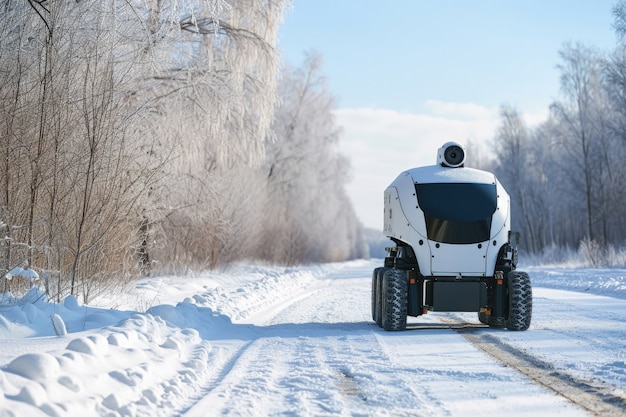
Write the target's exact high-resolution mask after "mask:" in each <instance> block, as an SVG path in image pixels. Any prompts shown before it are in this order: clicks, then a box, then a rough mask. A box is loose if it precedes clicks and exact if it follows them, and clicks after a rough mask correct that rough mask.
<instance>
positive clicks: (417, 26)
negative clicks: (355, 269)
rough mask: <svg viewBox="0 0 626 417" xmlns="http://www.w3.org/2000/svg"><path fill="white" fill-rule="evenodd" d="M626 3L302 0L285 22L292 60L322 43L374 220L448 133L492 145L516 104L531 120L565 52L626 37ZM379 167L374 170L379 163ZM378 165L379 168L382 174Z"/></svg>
mask: <svg viewBox="0 0 626 417" xmlns="http://www.w3.org/2000/svg"><path fill="white" fill-rule="evenodd" d="M616 2H617V0H544V1H539V0H526V1H521V0H516V1H507V0H499V1H496V0H473V1H470V0H465V1H462V0H428V1H426V0H415V1H411V0H396V1H388V2H382V1H380V0H378V1H374V0H293V8H291V9H289V10H288V11H287V13H286V16H285V21H284V22H283V24H282V27H281V29H280V31H279V48H280V50H281V52H282V54H283V59H284V61H285V63H286V64H288V65H293V66H298V65H300V64H301V63H302V61H303V59H304V55H305V52H307V51H313V50H314V51H317V52H319V53H320V54H321V55H322V57H323V60H324V68H323V72H324V74H325V75H326V77H327V79H328V86H329V90H330V92H331V93H332V94H333V96H335V98H336V103H337V121H338V124H339V125H340V126H342V127H343V130H344V132H343V137H342V143H341V147H340V150H341V152H343V153H345V154H347V155H348V156H349V157H350V159H351V163H352V174H353V175H352V181H351V182H350V184H349V185H348V194H349V195H350V197H351V199H352V201H353V203H354V205H355V210H356V212H357V214H358V215H359V217H360V218H361V221H362V222H363V223H364V225H365V226H367V227H373V228H378V229H382V195H383V192H384V189H385V187H386V186H387V185H388V184H389V183H390V182H391V181H392V180H393V179H394V178H395V177H396V176H397V175H398V174H399V173H400V172H402V171H403V170H405V169H409V168H412V167H414V166H419V165H424V164H432V163H434V161H435V155H436V149H437V148H438V147H439V146H440V145H441V144H443V143H444V142H447V141H449V140H455V141H458V142H460V143H462V144H464V145H466V144H468V143H471V144H473V145H475V146H478V145H480V146H484V149H481V152H484V153H485V157H487V156H488V148H489V141H490V140H491V138H492V137H493V133H494V132H495V129H496V128H497V124H498V117H497V112H498V107H499V106H500V105H501V104H504V103H507V104H510V105H513V106H515V107H516V108H517V109H518V110H519V111H520V112H522V113H523V114H524V115H525V117H526V121H527V123H528V124H529V125H533V124H536V123H538V122H540V121H541V120H544V119H545V117H546V115H547V109H548V106H549V105H550V103H551V102H552V101H554V100H555V99H558V97H559V73H558V70H557V68H556V66H557V64H558V63H559V56H558V53H559V50H560V49H561V48H562V46H563V45H564V44H565V43H566V42H580V43H583V44H585V45H587V46H594V47H597V48H599V49H600V50H602V51H610V50H611V49H612V48H613V47H614V46H615V44H616V37H615V34H614V31H613V29H612V15H611V8H612V6H613V5H614V4H616ZM374 169H375V170H374ZM374 171H375V172H374Z"/></svg>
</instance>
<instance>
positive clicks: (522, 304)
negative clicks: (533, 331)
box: [505, 271, 533, 330]
mask: <svg viewBox="0 0 626 417" xmlns="http://www.w3.org/2000/svg"><path fill="white" fill-rule="evenodd" d="M507 281H508V291H509V314H508V317H507V318H506V320H505V325H506V328H507V329H509V330H526V329H528V327H530V321H531V319H532V313H533V291H532V287H531V285H530V277H529V276H528V274H527V273H526V272H520V271H511V272H509V273H508V274H507Z"/></svg>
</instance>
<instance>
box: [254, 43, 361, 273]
mask: <svg viewBox="0 0 626 417" xmlns="http://www.w3.org/2000/svg"><path fill="white" fill-rule="evenodd" d="M279 94H280V97H281V105H280V107H279V108H278V110H277V112H276V117H275V120H274V125H273V126H274V135H275V140H274V141H270V142H269V143H268V144H267V156H266V161H265V169H266V174H265V175H266V177H267V182H268V187H269V196H270V198H269V203H270V207H269V210H268V211H267V213H268V216H267V218H266V221H265V222H266V223H265V224H266V227H267V228H268V229H270V230H271V231H272V232H271V233H270V234H269V235H268V236H270V238H269V239H268V241H267V243H266V245H264V247H265V248H266V250H267V251H269V253H268V254H267V256H269V257H271V258H273V259H277V260H280V261H284V262H290V263H296V262H301V261H306V262H310V261H336V260H343V259H348V258H354V257H361V256H367V254H366V249H365V248H363V246H362V245H363V236H362V234H363V231H362V226H361V224H360V223H359V222H358V220H357V218H356V215H355V213H354V210H353V208H352V206H351V203H350V201H349V199H348V198H347V195H346V192H345V184H346V182H347V181H348V179H349V163H348V161H347V160H346V159H345V157H343V156H342V155H340V154H339V153H338V150H337V144H338V141H339V140H340V133H341V131H340V129H339V127H338V126H337V124H336V121H335V116H334V112H333V111H334V99H333V97H332V95H331V94H330V92H329V91H328V87H327V85H326V80H325V78H324V76H323V74H322V60H321V57H320V56H319V55H317V54H310V55H308V56H307V58H306V60H305V62H304V64H303V66H302V67H301V68H287V69H286V70H285V71H284V72H283V76H282V78H281V82H280V85H279Z"/></svg>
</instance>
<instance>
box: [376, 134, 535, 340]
mask: <svg viewBox="0 0 626 417" xmlns="http://www.w3.org/2000/svg"><path fill="white" fill-rule="evenodd" d="M464 165H465V149H464V148H463V147H462V146H461V145H459V144H458V143H455V142H448V143H446V144H444V145H443V146H442V147H441V148H440V149H439V150H438V153H437V164H436V165H432V166H424V167H419V168H414V169H410V170H408V171H404V172H403V173H401V174H400V175H399V176H398V178H396V179H395V181H393V182H392V183H391V185H389V187H387V189H386V190H385V210H384V233H385V235H386V236H387V237H389V238H390V239H391V240H392V241H393V242H394V243H395V244H396V246H395V247H390V248H387V252H388V254H387V257H386V258H385V264H384V266H383V267H379V268H376V269H375V270H374V272H373V274H372V319H373V320H374V321H375V322H376V323H377V324H378V325H379V326H381V327H382V328H383V329H385V330H404V329H406V323H407V316H413V317H417V316H420V315H422V314H425V313H427V312H428V311H454V312H477V313H478V319H479V320H480V322H481V323H484V324H487V325H489V326H491V327H502V328H504V327H505V328H507V329H509V330H526V329H528V327H529V326H530V321H531V316H532V288H531V284H530V278H529V276H528V274H527V273H525V272H520V271H517V270H516V264H517V248H516V247H515V245H514V244H513V242H511V237H512V236H516V234H515V233H511V231H510V225H511V213H510V202H509V195H508V193H507V192H506V190H505V189H504V188H503V187H502V184H500V182H499V181H498V179H497V178H496V177H495V175H494V174H492V173H489V172H486V171H481V170H477V169H472V168H466V167H465V166H464ZM517 236H519V235H517Z"/></svg>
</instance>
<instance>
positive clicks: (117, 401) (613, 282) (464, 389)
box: [0, 261, 626, 417]
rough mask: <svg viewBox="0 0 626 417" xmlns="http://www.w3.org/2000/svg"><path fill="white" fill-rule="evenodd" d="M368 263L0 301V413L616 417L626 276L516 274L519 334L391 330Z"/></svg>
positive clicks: (436, 326)
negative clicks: (90, 295) (122, 294)
mask: <svg viewBox="0 0 626 417" xmlns="http://www.w3.org/2000/svg"><path fill="white" fill-rule="evenodd" d="M379 263H380V261H355V262H348V263H341V264H333V265H323V266H315V267H303V268H291V269H285V268H266V267H249V266H241V267H238V268H236V269H235V270H233V271H231V272H229V273H221V274H207V275H202V276H199V277H195V278H180V277H169V278H158V279H157V278H154V279H149V280H144V281H142V282H141V283H140V284H139V285H138V286H137V287H136V288H135V289H134V291H133V292H132V293H131V294H129V295H128V296H127V297H126V298H125V299H124V298H117V299H115V300H111V301H108V300H104V299H101V300H100V305H101V306H102V307H101V308H92V307H85V306H80V305H78V304H77V303H76V302H75V300H72V299H69V300H66V302H65V303H64V304H61V305H53V304H49V303H47V302H45V301H42V300H41V299H34V297H33V299H31V300H30V301H31V302H25V301H27V300H20V302H19V303H18V304H17V305H12V306H7V305H5V306H3V307H0V337H4V339H0V365H1V366H2V367H1V368H0V391H1V392H2V395H0V416H13V415H14V416H22V415H29V416H38V415H41V416H44V415H52V416H76V415H81V416H95V415H107V416H175V415H182V416H188V417H192V416H219V415H234V416H259V415H292V416H325V415H328V416H335V415H344V416H374V415H376V416H381V415H382V416H384V415H389V416H403V415H405V416H421V415H428V416H467V415H474V416H482V415H494V414H499V415H507V416H529V415H533V416H537V415H551V416H552V415H564V416H577V415H594V414H596V415H626V406H625V405H624V402H623V400H622V399H623V398H626V389H625V388H624V387H625V386H626V385H625V384H626V363H625V356H626V353H625V352H624V340H626V300H624V288H626V274H625V271H624V270H616V269H611V270H580V269H575V270H567V269H560V270H557V269H539V268H530V269H527V270H528V272H529V273H530V274H531V279H532V281H533V287H534V288H533V290H534V312H533V323H532V325H531V328H530V329H529V330H528V331H526V332H510V331H506V330H496V329H489V328H481V327H479V326H477V324H478V320H477V319H476V315H475V314H452V313H429V314H427V315H425V316H422V317H420V318H416V319H413V318H410V320H409V323H410V324H409V327H411V328H413V330H409V331H405V332H394V333H390V332H384V331H383V330H381V329H380V328H378V327H377V326H376V325H375V324H374V323H373V322H372V321H371V318H370V280H371V271H372V269H373V268H374V267H376V266H378V264H379ZM568 277H569V279H568ZM594 294H596V295H594ZM31 296H32V294H31ZM138 305H146V306H147V305H153V307H152V308H150V309H149V310H148V311H147V313H138V312H136V311H135V310H139V308H138ZM104 307H115V308H104ZM55 313H56V314H58V315H59V316H60V317H62V318H63V320H64V323H65V325H66V327H67V331H68V335H67V336H62V337H56V336H53V335H54V329H53V328H52V324H51V316H52V315H53V314H55ZM467 323H471V324H472V325H467ZM481 345H486V346H490V347H493V348H494V349H495V350H496V351H504V352H505V353H507V352H508V354H509V355H512V358H513V359H511V358H510V357H506V356H503V357H501V358H500V360H501V361H502V360H503V361H505V362H506V361H511V363H509V364H508V365H505V364H503V363H502V362H500V361H499V360H497V359H495V358H494V357H493V356H492V353H490V354H488V353H485V351H484V350H483V348H481ZM483 347H484V346H483ZM496 354H497V352H496ZM516 357H520V358H522V359H524V360H525V362H524V361H522V362H521V365H520V363H517V364H514V363H512V362H513V361H514V359H515V358H516ZM515 366H517V367H518V368H519V370H518V369H516V368H515ZM535 368H537V371H538V372H539V374H538V375H539V376H537V375H535V374H533V372H529V370H530V371H532V370H533V369H535ZM541 372H543V373H541ZM548 374H550V375H556V376H557V378H556V379H557V382H558V381H561V386H560V387H559V386H556V385H558V384H557V382H553V381H551V380H549V379H547V376H546V375H548ZM533 375H534V376H533ZM544 377H545V378H546V380H545V381H542V380H543V379H544ZM533 378H535V379H533ZM537 380H539V381H540V382H541V381H542V383H544V385H541V384H540V383H538V382H537ZM552 385H555V386H554V387H553V386H552ZM577 387H578V389H580V388H581V387H582V389H583V391H591V392H592V395H590V399H585V400H584V401H582V404H581V405H576V404H574V403H572V402H571V401H570V400H568V399H567V398H566V397H567V396H568V392H564V391H569V390H575V389H577ZM555 391H558V392H561V393H562V394H563V395H560V394H558V393H556V392H555ZM576 396H577V395H576V394H574V397H576ZM592 403H593V404H592ZM605 405H606V408H603V407H604V406H605ZM598 410H600V411H598Z"/></svg>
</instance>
